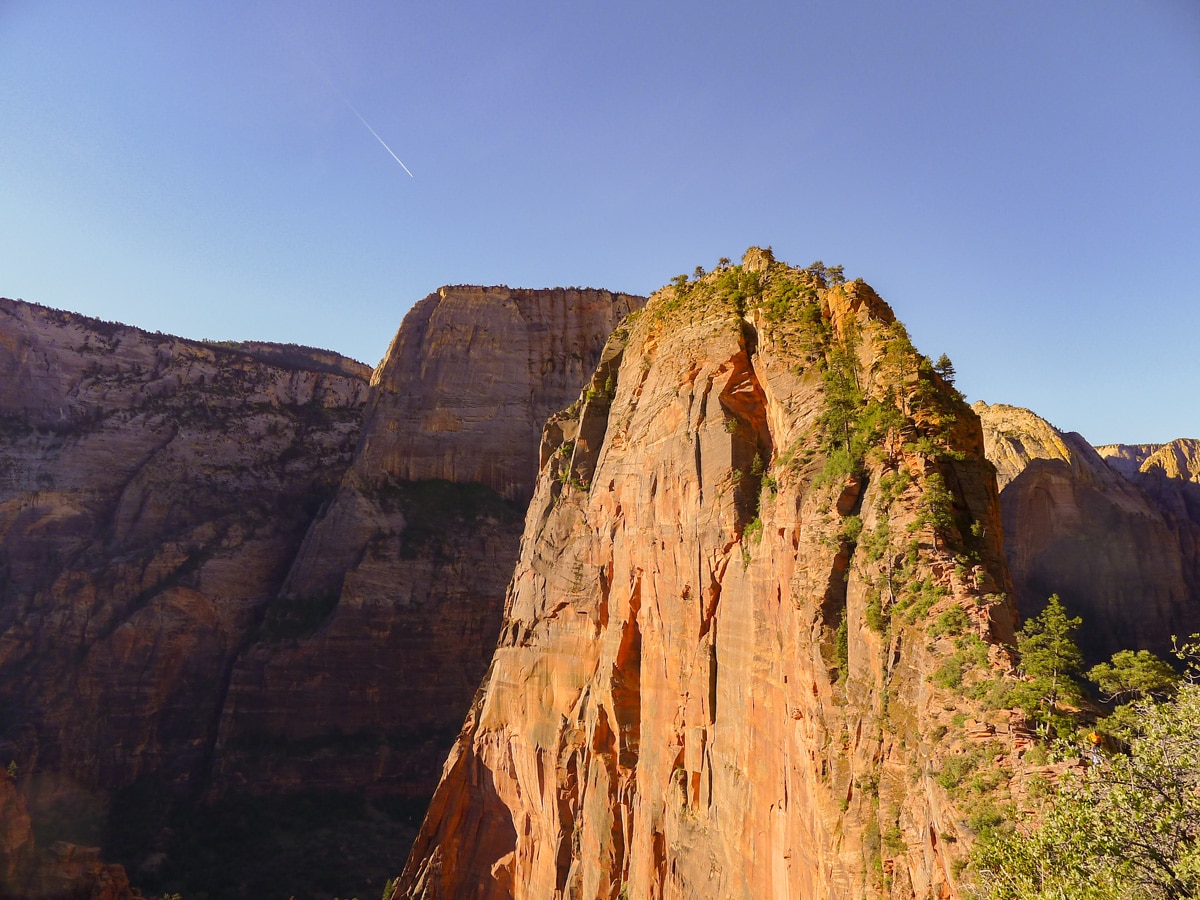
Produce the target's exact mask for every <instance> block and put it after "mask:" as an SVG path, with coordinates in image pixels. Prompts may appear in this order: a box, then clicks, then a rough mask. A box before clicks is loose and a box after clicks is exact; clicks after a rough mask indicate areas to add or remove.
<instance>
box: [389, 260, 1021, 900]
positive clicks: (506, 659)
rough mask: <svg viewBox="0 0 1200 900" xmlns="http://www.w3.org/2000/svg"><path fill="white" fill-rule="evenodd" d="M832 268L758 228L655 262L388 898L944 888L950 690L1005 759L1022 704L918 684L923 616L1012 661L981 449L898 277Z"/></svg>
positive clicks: (563, 450) (991, 663)
mask: <svg viewBox="0 0 1200 900" xmlns="http://www.w3.org/2000/svg"><path fill="white" fill-rule="evenodd" d="M825 278H826V276H825V275H824V273H817V274H814V273H812V272H809V273H804V272H799V271H797V270H793V269H790V268H788V267H786V266H783V265H782V264H779V263H776V262H774V261H773V260H772V259H771V257H770V255H769V253H768V252H765V251H758V250H752V251H751V252H750V253H748V254H747V257H746V259H745V260H744V261H743V264H742V265H741V266H736V267H731V268H723V269H721V270H719V271H717V272H714V273H712V274H711V275H709V276H706V277H705V278H704V279H702V280H701V281H699V282H698V283H693V284H690V285H687V286H677V287H672V288H667V289H664V290H663V291H662V292H660V293H659V294H656V295H655V296H654V297H653V298H651V300H650V302H649V304H648V305H647V307H646V309H645V310H643V311H642V313H641V314H639V315H638V316H637V317H636V318H635V319H634V320H633V321H631V322H628V323H627V324H626V325H624V326H622V328H621V329H619V331H618V333H617V334H616V335H614V337H613V339H612V340H611V341H610V343H609V345H608V347H607V348H606V350H605V352H604V355H603V356H602V359H601V363H600V366H599V368H598V369H597V371H596V373H595V375H594V376H593V378H592V382H591V385H590V387H589V389H588V390H587V391H585V393H584V394H583V395H582V396H581V398H580V402H579V404H578V405H577V406H576V407H574V408H573V409H572V410H570V411H568V412H567V413H564V414H562V415H560V416H557V417H555V418H554V419H552V420H551V422H550V423H549V424H548V425H547V427H546V430H545V432H544V438H543V448H542V460H543V466H542V469H541V473H540V477H539V480H538V483H537V489H536V492H535V495H534V498H533V502H532V504H531V506H530V510H529V514H528V517H527V519H526V526H525V533H524V537H523V538H522V545H521V546H522V550H521V557H520V561H519V562H518V564H517V568H516V572H515V574H514V577H513V581H512V583H511V585H510V587H509V592H508V598H507V601H506V608H505V619H504V625H503V627H502V630H501V636H500V640H499V643H498V645H497V648H496V651H495V655H494V657H493V659H492V663H491V667H490V669H489V671H488V675H487V678H486V680H485V681H484V684H483V687H482V688H481V690H480V692H479V695H478V697H477V699H476V701H475V703H474V705H473V707H472V708H471V711H470V713H469V715H468V716H467V719H466V722H465V724H464V725H463V729H462V732H461V735H460V737H459V740H458V743H457V744H456V745H455V747H454V749H453V751H452V752H451V754H450V757H449V759H448V760H447V762H446V764H445V767H444V770H443V775H442V781H441V783H440V784H439V786H438V789H437V792H436V793H435V795H434V799H433V802H432V804H431V806H430V810H429V814H428V816H427V818H426V820H425V823H424V825H423V826H422V830H421V834H420V836H419V837H418V839H417V842H416V844H415V846H414V848H413V852H412V856H411V857H410V859H409V862H408V865H407V867H406V869H405V871H404V874H403V876H402V878H401V879H400V882H399V883H398V884H397V886H396V888H395V892H394V896H395V897H424V898H451V897H454V898H501V897H504V898H507V897H517V898H550V897H588V898H591V897H598V898H614V900H615V898H618V897H621V898H668V897H669V898H684V897H723V898H743V897H744V898H761V897H783V896H786V897H792V898H814V900H815V898H835V897H836V898H852V897H866V896H891V897H897V898H900V897H903V898H913V897H920V898H924V897H928V896H934V897H949V896H955V895H956V891H957V887H956V875H955V872H956V869H955V867H954V866H953V862H954V860H955V858H957V857H959V856H961V855H962V853H963V851H964V848H965V847H966V845H967V844H968V843H969V838H970V835H971V827H970V826H969V825H968V824H967V823H968V818H969V817H968V815H967V813H966V812H965V811H964V809H963V808H962V807H961V806H959V805H958V801H956V800H955V799H954V798H953V797H952V796H950V795H949V794H948V793H947V792H946V790H945V789H944V787H943V786H942V784H941V783H940V782H939V781H938V780H937V779H935V778H934V775H935V774H936V773H937V772H938V770H939V765H940V761H941V760H942V758H943V757H944V756H945V755H946V754H950V753H954V752H958V751H960V750H961V749H962V748H963V746H964V743H963V742H969V741H970V740H972V738H969V737H968V736H966V735H965V734H964V733H962V732H961V729H960V724H959V723H960V721H961V719H962V718H966V717H967V715H964V716H960V717H958V718H955V714H956V713H964V714H969V716H971V717H975V718H971V719H970V721H971V722H973V723H975V724H977V725H978V729H977V732H978V733H981V734H984V735H989V736H991V737H994V738H995V746H994V753H995V758H996V759H1000V758H1004V757H1005V755H1006V754H1008V753H1010V752H1011V748H1012V741H1013V738H1012V729H1011V728H1010V726H1009V723H1008V719H1007V714H1006V713H1003V712H994V713H984V712H982V711H981V710H980V709H979V708H978V707H976V706H973V705H972V703H971V701H968V700H967V699H966V698H965V697H964V696H962V694H961V693H960V692H957V691H947V690H943V689H942V688H939V687H937V686H935V685H933V684H931V683H930V681H929V679H930V677H931V676H932V675H933V673H934V672H935V671H940V669H939V667H944V666H945V665H946V664H947V659H948V657H949V656H950V655H951V654H952V652H953V646H954V645H953V644H952V643H951V640H950V638H949V637H948V636H946V635H945V634H943V633H938V634H934V633H930V634H928V635H927V633H926V629H927V626H928V624H929V622H930V621H932V620H938V621H950V620H953V621H954V622H956V623H958V624H957V625H956V626H955V628H956V629H959V631H958V633H959V634H960V637H959V640H960V641H964V642H966V643H964V644H963V646H969V647H972V648H976V649H977V650H978V655H977V658H978V659H981V660H983V662H982V663H981V673H980V674H978V675H972V676H970V677H972V678H974V677H980V678H984V677H1002V675H1001V673H1003V672H1004V671H1005V670H1006V667H1007V666H1008V656H1007V651H1006V650H1005V649H1004V647H1003V642H1004V641H1009V640H1011V638H1012V633H1013V632H1012V628H1013V619H1012V609H1011V606H1010V605H1009V604H1008V602H1007V600H1006V599H1005V595H1006V594H1007V593H1008V591H1009V590H1010V585H1009V583H1008V576H1007V572H1006V569H1005V566H1004V563H1003V558H1002V548H1001V529H1000V522H999V506H998V501H997V496H996V488H995V481H994V474H993V470H992V467H991V466H990V465H989V464H988V463H987V462H986V461H985V460H984V459H983V455H982V451H983V442H982V436H981V434H980V430H979V425H978V422H977V420H976V418H975V416H974V415H973V414H972V413H971V411H970V410H969V409H968V408H967V407H966V406H965V405H964V404H963V403H962V402H961V401H960V400H959V399H958V398H957V395H955V394H954V393H953V392H952V391H951V390H950V389H948V388H947V387H946V386H945V385H944V384H943V383H942V382H941V381H940V379H938V378H937V376H936V375H934V374H933V372H932V370H931V369H930V367H929V365H928V361H923V362H922V360H921V358H920V357H918V356H917V354H916V353H915V352H914V351H913V350H912V348H911V345H910V344H909V343H908V341H907V337H906V336H905V334H904V331H903V329H902V328H901V327H900V326H899V325H898V324H897V323H895V322H894V317H893V316H892V313H891V310H890V309H888V307H887V306H886V304H884V303H883V301H881V300H880V299H879V298H878V297H877V296H876V295H875V294H874V293H873V292H872V291H871V289H870V288H869V287H867V286H866V285H864V284H862V283H861V282H858V283H854V284H849V285H840V286H832V287H827V286H825V285H824V284H823V282H824V280H825ZM822 369H825V370H826V371H827V372H831V373H832V374H831V375H826V376H824V377H823V375H822ZM856 391H858V392H860V393H861V395H862V396H858V395H856V394H855V392H856ZM847 398H849V399H847ZM868 401H872V402H868ZM847 412H848V415H846V413H847ZM880 416H882V419H877V418H873V417H880ZM872 423H875V424H872ZM852 434H853V435H858V438H852V437H851V435H852ZM859 438H861V440H860V439H859ZM848 445H849V447H850V450H849V452H848V453H847V454H846V461H845V465H841V464H839V461H838V456H839V454H840V453H841V452H842V451H843V450H845V449H846V448H847V446H848ZM868 447H869V450H868ZM956 554H957V555H959V556H960V557H961V560H956V558H955V557H956ZM952 630H953V629H952ZM972 652H975V651H974V650H973V651H972ZM985 720H986V721H985ZM956 729H958V730H956ZM988 739H989V740H990V739H991V738H988ZM988 746H989V747H992V745H991V744H989V745H988ZM988 752H989V754H990V753H991V752H992V750H989V751H988ZM990 758H991V757H990V756H989V759H990ZM881 835H883V836H884V837H885V838H886V840H882V841H881ZM885 876H886V877H885Z"/></svg>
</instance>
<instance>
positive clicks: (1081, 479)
mask: <svg viewBox="0 0 1200 900" xmlns="http://www.w3.org/2000/svg"><path fill="white" fill-rule="evenodd" d="M974 409H975V411H976V412H977V413H978V414H979V416H980V418H981V420H982V421H983V428H984V439H985V443H986V449H987V455H988V458H989V459H990V460H992V462H993V463H995V465H996V468H997V473H998V477H999V484H1000V488H1001V491H1000V506H1001V511H1002V516H1003V520H1004V534H1005V550H1006V553H1007V556H1008V563H1009V568H1010V570H1011V572H1012V577H1013V583H1014V587H1015V592H1016V599H1017V605H1018V609H1019V611H1020V614H1021V616H1022V617H1029V616H1032V615H1036V614H1037V613H1038V612H1039V611H1040V610H1041V609H1042V608H1043V607H1044V606H1045V603H1046V599H1047V598H1048V597H1049V596H1050V595H1051V594H1058V595H1059V596H1060V597H1061V598H1062V601H1063V603H1064V605H1065V606H1066V607H1067V608H1068V609H1069V610H1070V611H1071V612H1072V614H1074V615H1079V616H1081V617H1082V618H1083V628H1082V630H1081V631H1080V633H1079V642H1080V645H1081V646H1082V647H1083V649H1084V650H1085V652H1086V653H1087V655H1088V656H1089V658H1091V659H1092V660H1093V661H1097V662H1098V661H1100V660H1102V659H1107V658H1108V657H1109V656H1110V655H1111V654H1112V653H1114V652H1116V651H1117V650H1121V649H1127V648H1135V649H1150V650H1153V651H1155V652H1157V653H1160V654H1164V655H1165V654H1167V653H1168V652H1169V650H1170V648H1171V636H1172V635H1186V634H1191V633H1193V632H1195V631H1198V630H1200V514H1196V513H1200V503H1197V502H1196V499H1200V485H1197V484H1193V483H1191V482H1189V481H1187V480H1185V478H1183V477H1181V476H1183V475H1184V473H1187V472H1189V471H1192V470H1193V469H1189V465H1192V466H1194V463H1195V459H1196V455H1195V450H1196V442H1187V441H1179V442H1175V444H1173V445H1166V446H1163V447H1159V446H1157V445H1154V446H1141V447H1136V446H1126V445H1114V446H1111V447H1102V448H1099V451H1097V450H1096V449H1094V448H1092V447H1091V446H1090V445H1089V444H1088V443H1087V441H1085V440H1084V439H1083V438H1082V437H1080V436H1079V435H1078V434H1074V433H1067V434H1064V433H1062V432H1060V431H1058V430H1057V429H1055V428H1054V427H1053V426H1051V425H1050V424H1049V423H1047V422H1046V421H1044V420H1043V419H1040V418H1039V417H1038V416H1036V415H1034V414H1033V413H1031V412H1029V411H1028V410H1025V409H1019V408H1016V407H1011V406H1004V405H1002V404H994V405H991V406H989V405H987V404H985V403H982V402H979V403H976V404H975V406H974ZM1192 510H1194V511H1195V513H1193V512H1192Z"/></svg>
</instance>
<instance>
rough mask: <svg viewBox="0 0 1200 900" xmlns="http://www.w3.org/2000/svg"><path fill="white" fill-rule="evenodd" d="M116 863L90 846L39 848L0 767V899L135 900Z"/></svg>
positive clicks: (20, 800)
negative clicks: (107, 861) (108, 860)
mask: <svg viewBox="0 0 1200 900" xmlns="http://www.w3.org/2000/svg"><path fill="white" fill-rule="evenodd" d="M140 898H141V894H138V893H136V892H135V891H134V890H133V889H132V888H130V886H129V878H128V876H127V875H126V874H125V869H124V868H123V867H121V866H114V865H108V864H106V863H104V862H102V861H101V859H100V851H99V850H98V849H97V848H95V847H78V846H75V845H74V844H69V843H65V842H58V843H56V844H54V845H53V846H51V847H49V848H45V849H42V848H39V847H38V846H37V842H36V841H35V839H34V835H33V824H32V820H31V819H30V818H29V812H28V810H27V809H26V807H25V801H24V799H23V798H22V797H21V795H20V793H18V791H17V788H16V784H15V783H14V782H13V780H12V779H11V778H10V777H9V776H7V775H6V774H4V773H3V772H0V900H140Z"/></svg>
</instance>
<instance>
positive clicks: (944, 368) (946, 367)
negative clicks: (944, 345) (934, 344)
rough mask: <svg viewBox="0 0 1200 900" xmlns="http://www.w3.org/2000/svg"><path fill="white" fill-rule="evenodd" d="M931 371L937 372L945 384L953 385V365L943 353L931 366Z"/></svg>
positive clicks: (954, 373)
mask: <svg viewBox="0 0 1200 900" xmlns="http://www.w3.org/2000/svg"><path fill="white" fill-rule="evenodd" d="M933 371H935V372H937V373H938V375H940V376H941V377H942V381H944V382H946V384H949V385H953V384H954V376H955V375H956V374H957V373H956V372H955V371H954V363H952V362H950V357H948V356H947V355H946V354H945V353H943V354H942V355H941V356H939V357H938V359H937V362H935V363H934V364H933Z"/></svg>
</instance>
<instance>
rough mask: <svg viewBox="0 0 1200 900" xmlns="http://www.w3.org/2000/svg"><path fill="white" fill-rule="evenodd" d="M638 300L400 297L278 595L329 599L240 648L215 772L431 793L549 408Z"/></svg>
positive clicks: (501, 583)
mask: <svg viewBox="0 0 1200 900" xmlns="http://www.w3.org/2000/svg"><path fill="white" fill-rule="evenodd" d="M643 302H644V299H643V298H640V297H634V296H631V295H626V294H613V293H610V292H608V291H600V290H577V289H556V290H517V289H510V288H500V287H494V288H479V287H448V288H442V289H441V290H440V291H438V292H436V293H434V294H431V295H430V296H429V297H426V298H425V299H424V300H422V301H420V302H419V303H417V304H416V305H415V306H414V307H413V309H412V310H411V311H410V312H409V314H408V315H407V316H406V317H405V319H404V322H403V324H402V325H401V327H400V329H399V331H398V332H397V334H396V337H395V340H393V342H392V345H391V348H390V349H389V351H388V354H387V356H386V357H385V359H384V361H383V363H381V365H380V366H379V368H378V369H377V370H376V372H375V374H374V376H373V377H372V381H371V394H370V399H369V401H368V404H367V409H366V413H365V420H364V424H363V437H362V441H361V443H360V445H359V448H358V451H357V453H356V454H355V457H354V461H353V464H352V465H351V467H350V469H349V471H348V472H347V474H346V475H345V477H344V478H343V479H342V482H341V484H340V486H339V488H338V491H337V493H336V495H335V496H334V498H333V500H332V502H331V503H330V504H329V506H328V507H327V508H326V509H325V510H324V511H323V513H322V515H321V516H319V517H318V518H317V520H316V521H315V522H314V524H313V526H312V528H311V529H310V531H309V533H308V535H307V537H306V538H305V541H304V545H303V547H302V548H301V550H300V552H299V554H298V555H297V557H296V559H295V562H294V563H293V564H292V566H291V570H290V572H289V574H288V577H287V580H286V582H285V584H284V586H283V591H282V594H281V597H280V599H279V601H278V602H277V607H278V608H279V609H280V610H283V609H286V608H288V607H289V606H290V605H294V604H296V603H297V602H303V601H304V600H305V599H306V598H313V597H317V598H322V597H325V598H330V602H334V606H333V608H332V612H331V614H330V615H329V618H328V619H327V620H326V621H325V622H323V624H322V625H321V627H320V628H319V629H317V630H314V631H313V632H312V633H310V634H302V635H299V636H294V635H289V636H287V638H285V639H268V640H265V641H263V642H261V643H260V644H258V645H257V646H255V647H253V648H250V649H249V650H247V651H246V652H245V653H243V654H242V656H241V658H240V659H239V660H238V663H237V665H236V666H235V668H234V671H233V677H232V679H231V682H230V687H229V692H228V695H227V697H226V701H225V707H224V712H223V716H222V723H221V735H220V740H219V742H218V745H217V749H216V758H217V763H216V774H217V776H218V783H220V784H225V785H238V786H244V787H246V788H247V789H250V790H254V791H263V790H267V791H272V790H278V789H279V786H280V785H297V786H299V785H306V786H308V787H313V786H317V787H322V788H326V789H336V790H341V791H357V790H366V791H370V792H400V793H404V794H408V795H410V796H414V797H419V798H421V799H422V800H424V799H425V798H427V797H428V796H429V794H430V793H431V792H432V790H433V787H434V786H435V784H436V783H437V775H438V771H439V767H440V765H441V762H442V760H443V758H444V757H445V753H446V750H447V749H448V748H449V746H450V745H451V744H452V743H453V740H454V736H455V735H456V733H457V731H458V727H459V725H460V724H461V722H462V717H463V715H465V713H466V710H467V708H468V707H469V705H470V702H471V698H472V696H473V695H474V693H475V690H476V689H477V688H478V686H479V681H480V679H481V678H482V677H483V673H484V671H485V669H486V667H487V663H488V659H489V657H490V653H491V648H492V647H493V646H494V644H495V641H496V636H497V635H498V634H499V629H500V619H501V612H502V605H503V599H504V591H505V586H506V585H507V583H508V580H509V578H510V577H511V575H512V569H513V566H514V565H515V563H516V559H517V553H518V547H519V540H520V534H521V527H522V522H523V521H524V510H525V505H526V504H527V503H528V499H529V496H530V495H531V493H532V491H533V483H534V478H535V476H536V473H537V465H538V458H537V448H538V440H539V437H540V434H541V427H542V424H543V423H544V422H545V420H546V418H547V417H548V416H549V415H550V413H551V412H553V411H555V410H557V409H560V408H561V407H562V406H564V405H565V404H566V403H568V402H570V401H571V399H573V398H574V397H575V396H576V395H577V394H578V392H579V389H580V386H581V385H582V384H583V383H584V381H585V380H586V378H587V376H588V374H589V373H590V372H591V370H592V369H593V368H594V367H595V365H596V362H597V360H598V359H599V356H600V351H601V350H602V349H603V347H604V343H605V341H606V339H607V338H608V335H609V334H610V333H611V331H612V329H613V328H614V327H615V326H616V324H617V322H619V321H620V320H621V319H622V318H623V317H624V316H625V315H626V314H627V313H629V312H630V311H631V310H633V309H636V308H638V307H640V306H641V305H642V303H643Z"/></svg>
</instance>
